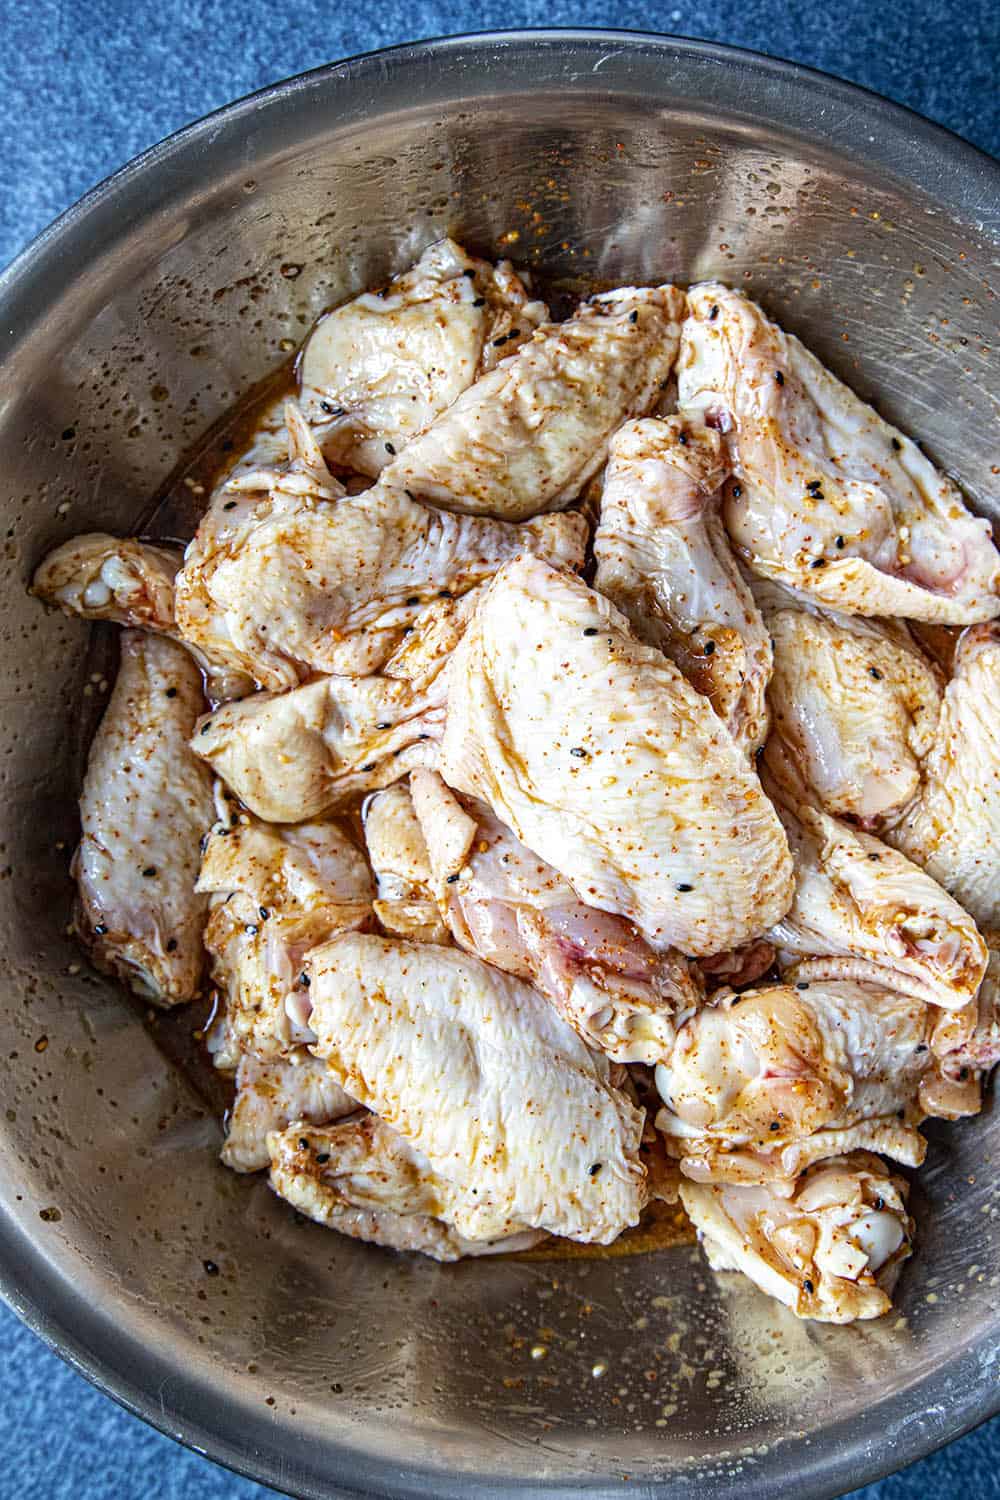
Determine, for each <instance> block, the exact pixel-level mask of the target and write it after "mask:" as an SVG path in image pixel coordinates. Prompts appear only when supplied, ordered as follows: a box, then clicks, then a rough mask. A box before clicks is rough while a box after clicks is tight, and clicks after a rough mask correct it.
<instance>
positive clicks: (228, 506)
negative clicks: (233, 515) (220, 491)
mask: <svg viewBox="0 0 1000 1500" xmlns="http://www.w3.org/2000/svg"><path fill="white" fill-rule="evenodd" d="M222 509H223V510H235V509H236V501H235V500H227V501H226V503H225V505H224V506H223V507H222Z"/></svg>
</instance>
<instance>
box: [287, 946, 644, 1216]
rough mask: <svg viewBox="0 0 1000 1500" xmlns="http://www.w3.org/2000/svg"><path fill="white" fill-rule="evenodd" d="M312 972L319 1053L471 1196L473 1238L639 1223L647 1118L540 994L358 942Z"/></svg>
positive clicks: (451, 959) (467, 959)
mask: <svg viewBox="0 0 1000 1500" xmlns="http://www.w3.org/2000/svg"><path fill="white" fill-rule="evenodd" d="M308 972H309V976H310V979H311V986H310V990H309V996H310V999H311V1001H312V1007H313V1008H312V1014H311V1016H310V1018H309V1024H310V1026H311V1027H312V1029H313V1031H314V1032H315V1033H316V1037H317V1040H316V1042H315V1044H314V1046H313V1051H314V1053H315V1054H316V1055H317V1056H319V1057H324V1058H326V1059H327V1061H328V1063H329V1064H330V1067H331V1069H332V1071H333V1072H334V1074H335V1076H336V1077H337V1079H338V1081H339V1082H340V1084H341V1085H342V1087H343V1088H345V1089H346V1091H347V1092H348V1093H349V1094H351V1095H352V1096H353V1097H354V1098H356V1099H357V1100H358V1101H359V1102H360V1103H362V1104H364V1105H366V1106H367V1107H368V1108H370V1109H372V1110H374V1112H375V1113H376V1114H378V1115H380V1116H381V1117H382V1118H383V1119H384V1120H385V1121H386V1123H387V1124H389V1125H391V1126H392V1127H393V1128H394V1129H395V1130H397V1131H398V1132H399V1133H400V1135H402V1136H403V1137H405V1139H406V1140H407V1141H408V1142H409V1144H410V1145H411V1146H413V1147H415V1148H416V1149H417V1150H418V1151H420V1152H421V1153H423V1155H424V1156H426V1157H427V1159H428V1161H429V1162H430V1164H431V1167H432V1168H433V1170H434V1171H435V1172H436V1173H437V1174H439V1175H440V1176H441V1177H444V1178H446V1179H447V1181H449V1182H450V1183H453V1184H454V1186H455V1188H456V1189H458V1190H460V1194H461V1201H460V1202H456V1203H455V1205H454V1207H453V1210H452V1222H453V1224H454V1227H455V1229H457V1230H458V1232H459V1233H460V1234H462V1235H463V1236H465V1237H467V1238H469V1239H490V1238H494V1237H495V1235H496V1227H497V1224H498V1222H500V1223H504V1224H508V1223H509V1224H511V1225H513V1224H514V1223H518V1224H521V1225H525V1226H528V1227H530V1228H536V1229H547V1230H548V1231H549V1232H550V1233H551V1234H561V1235H566V1236H568V1237H569V1238H572V1239H579V1240H585V1241H587V1242H596V1243H598V1244H608V1243H609V1242H610V1241H611V1240H613V1239H615V1238H616V1237H617V1235H619V1234H620V1233H621V1231H622V1230H623V1229H625V1228H627V1227H628V1226H629V1225H630V1224H635V1223H636V1222H637V1221H638V1218H639V1213H640V1210H641V1208H642V1204H643V1202H644V1178H645V1173H644V1171H643V1169H642V1167H641V1165H640V1163H639V1155H638V1153H639V1142H640V1139H641V1135H642V1123H643V1116H642V1114H641V1113H640V1111H639V1110H637V1109H636V1108H635V1107H634V1106H633V1105H632V1104H631V1103H630V1102H629V1101H628V1099H627V1098H626V1097H625V1095H624V1094H623V1093H620V1092H619V1091H618V1090H617V1089H615V1088H613V1087H612V1085H611V1083H610V1077H609V1064H608V1062H607V1060H606V1059H605V1058H603V1057H599V1056H598V1055H596V1054H594V1053H592V1052H590V1051H588V1049H587V1048H586V1047H585V1046H584V1045H583V1043H582V1042H581V1041H580V1039H579V1037H578V1036H577V1035H576V1033H575V1032H574V1031H573V1030H572V1028H571V1027H569V1026H567V1025H566V1023H565V1021H563V1020H562V1019H561V1018H560V1017H559V1016H558V1015H557V1014H556V1012H555V1010H554V1009H553V1008H552V1006H551V1005H550V1004H549V1003H548V1002H547V1001H546V1000H545V999H544V998H543V997H542V996H541V995H539V994H538V993H537V991H535V990H533V989H531V988H530V986H528V985H526V984H524V983H522V982H521V981H520V980H517V979H513V978H511V977H510V976H509V975H506V974H501V973H500V972H499V971H498V970H496V969H493V968H490V967H489V966H488V965H487V964H484V963H482V962H481V961H480V960H479V959H477V958H473V957H471V956H470V955H469V954H466V953H461V952H459V951H458V950H457V949H454V948H441V947H437V946H435V945H432V944H428V943H403V942H399V941H390V940H388V939H386V938H379V937H370V936H360V935H357V934H351V935H348V936H344V937H340V938H336V939H334V941H333V942H330V943H327V944H326V945H325V946H324V947H322V948H319V949H316V950H314V951H313V953H312V954H311V955H310V957H309V961H308ZM473 1190H475V1191H473Z"/></svg>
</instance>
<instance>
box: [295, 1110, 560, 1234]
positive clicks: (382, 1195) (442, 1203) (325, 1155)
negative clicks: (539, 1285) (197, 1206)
mask: <svg viewBox="0 0 1000 1500" xmlns="http://www.w3.org/2000/svg"><path fill="white" fill-rule="evenodd" d="M267 1144H268V1150H269V1152H270V1159H271V1186H272V1188H273V1189H274V1191H275V1192H276V1193H277V1194H278V1196H279V1197H280V1198H284V1199H285V1200H286V1201H287V1202H288V1203H290V1204H291V1205H292V1207H293V1208H296V1209H297V1210H298V1211H299V1213H301V1214H305V1215H306V1216H307V1217H308V1218H310V1219H314V1220H315V1221H316V1222H317V1223H318V1224H324V1225H326V1226H327V1228H329V1229H336V1230H337V1231H338V1232H339V1233H340V1234H347V1235H350V1236H351V1237H352V1238H353V1239H357V1240H367V1241H369V1242H370V1243H371V1244H375V1245H384V1246H386V1247H387V1248H388V1249H392V1250H414V1251H419V1252H420V1254H422V1255H429V1256H430V1257H431V1259H432V1260H441V1261H451V1260H459V1259H461V1258H462V1257H464V1256H470V1255H495V1254H497V1253H498V1252H500V1251H507V1252H510V1251H512V1250H528V1249H530V1248H531V1246H532V1245H536V1244H537V1243H538V1242H539V1240H542V1239H544V1238H545V1235H544V1233H541V1232H539V1231H538V1230H534V1229H524V1228H523V1227H521V1226H520V1225H517V1224H514V1223H509V1224H504V1223H502V1222H500V1221H499V1220H498V1221H497V1223H496V1224H495V1226H494V1227H495V1231H496V1232H495V1234H494V1235H493V1237H492V1238H488V1239H486V1238H478V1239H468V1238H466V1237H465V1236H464V1235H462V1234H460V1233H458V1231H457V1230H456V1229H455V1228H454V1227H453V1224H452V1220H453V1218H454V1217H455V1211H456V1205H459V1206H461V1208H462V1209H463V1210H464V1207H465V1205H464V1200H465V1198H466V1197H467V1196H468V1195H467V1194H464V1193H463V1192H462V1190H461V1189H456V1188H455V1186H454V1185H453V1184H452V1183H450V1182H448V1181H447V1179H445V1178H443V1177H441V1176H440V1174H439V1173H437V1172H435V1171H434V1169H433V1167H432V1166H431V1164H430V1162H429V1161H428V1160H427V1158H426V1157H425V1156H423V1154H422V1153H421V1152H420V1151H418V1150H416V1148H415V1147H413V1146H411V1145H410V1144H409V1142H408V1141H406V1140H404V1138H403V1137H402V1136H401V1135H399V1134H398V1132H397V1131H395V1130H393V1129H392V1127H391V1126H389V1125H387V1124H386V1123H385V1121H384V1120H380V1119H379V1118H378V1116H377V1115H373V1114H356V1115H354V1116H353V1117H352V1118H351V1119H349V1120H342V1121H340V1122H338V1123H337V1124H333V1125H327V1126H319V1127H310V1126H309V1125H308V1124H305V1123H303V1122H296V1123H295V1124H294V1125H292V1126H291V1127H290V1128H289V1129H286V1130H281V1131H274V1132H273V1133H272V1134H271V1135H270V1136H269V1137H268V1143H267Z"/></svg>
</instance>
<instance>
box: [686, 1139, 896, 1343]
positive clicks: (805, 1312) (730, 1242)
mask: <svg viewBox="0 0 1000 1500" xmlns="http://www.w3.org/2000/svg"><path fill="white" fill-rule="evenodd" d="M907 1191H908V1185H907V1183H906V1182H905V1180H904V1179H903V1178H901V1177H891V1176H890V1175H889V1172H888V1170H887V1169H886V1167H885V1166H884V1165H883V1164H882V1162H880V1161H879V1159H878V1157H877V1156H873V1155H871V1153H870V1152H867V1151H856V1152H853V1153H852V1154H851V1155H849V1156H836V1157H833V1158H832V1159H831V1160H829V1161H823V1162H818V1163H817V1164H816V1165H815V1166H812V1167H808V1168H807V1169H806V1171H804V1172H803V1173H802V1174H801V1176H799V1177H797V1178H795V1179H794V1180H793V1181H790V1182H781V1183H764V1184H754V1185H749V1186H739V1185H737V1184H734V1183H717V1184H709V1183H702V1182H698V1183H695V1182H687V1181H684V1180H682V1181H681V1186H680V1196H681V1202H682V1203H683V1204H684V1207H685V1209H686V1210H687V1213H688V1217H689V1218H690V1219H691V1222H692V1223H693V1224H694V1226H695V1229H696V1230H697V1231H698V1239H699V1241H700V1242H701V1246H702V1249H703V1250H704V1251H705V1255H706V1257H707V1259H708V1263H709V1265H710V1266H711V1267H712V1268H713V1270H716V1271H741V1272H742V1273H743V1275H744V1276H747V1277H749V1279H750V1280H751V1281H752V1282H754V1283H755V1284H756V1285H757V1286H758V1287H760V1289H761V1291H762V1292H766V1293H767V1294H768V1296H770V1297H774V1298H775V1299H776V1300H777V1301H778V1302H782V1303H784V1305H785V1306H786V1307H788V1308H790V1309H791V1311H792V1312H793V1313H794V1314H795V1315H796V1317H798V1318H811V1319H814V1320H816V1321H817V1322H820V1323H852V1322H854V1321H855V1320H856V1319H864V1318H880V1317H882V1316H883V1314H885V1313H887V1312H888V1311H889V1309H890V1307H891V1306H892V1303H891V1300H890V1298H891V1293H892V1289H893V1287H894V1285H895V1282H896V1278H897V1277H898V1275H899V1271H900V1268H901V1266H902V1264H903V1262H904V1261H905V1260H906V1259H907V1257H908V1256H909V1255H910V1254H911V1253H912V1245H913V1230H914V1225H913V1220H912V1219H911V1218H910V1217H909V1215H908V1214H907V1212H906V1199H907Z"/></svg>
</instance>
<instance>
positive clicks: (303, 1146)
mask: <svg viewBox="0 0 1000 1500" xmlns="http://www.w3.org/2000/svg"><path fill="white" fill-rule="evenodd" d="M299 1150H300V1151H308V1150H309V1142H308V1141H307V1140H306V1138H305V1136H304V1135H300V1136H299Z"/></svg>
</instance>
